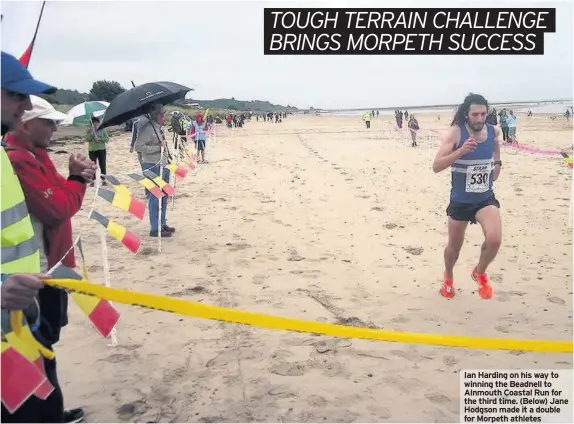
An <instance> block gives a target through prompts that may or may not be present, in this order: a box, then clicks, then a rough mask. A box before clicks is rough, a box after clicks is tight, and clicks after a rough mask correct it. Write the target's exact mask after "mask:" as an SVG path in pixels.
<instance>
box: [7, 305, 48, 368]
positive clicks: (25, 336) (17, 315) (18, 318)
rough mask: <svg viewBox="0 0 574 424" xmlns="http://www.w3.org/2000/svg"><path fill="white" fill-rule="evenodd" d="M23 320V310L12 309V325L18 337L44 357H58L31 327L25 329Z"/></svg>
mask: <svg viewBox="0 0 574 424" xmlns="http://www.w3.org/2000/svg"><path fill="white" fill-rule="evenodd" d="M23 320H24V314H23V312H22V311H10V327H11V328H12V331H13V332H14V334H15V335H16V337H18V338H19V339H20V340H21V341H22V342H23V343H25V344H26V345H27V346H28V347H31V348H33V349H36V350H37V351H38V352H40V355H42V356H43V357H44V358H48V359H54V358H55V357H56V355H55V354H54V352H53V351H52V350H50V349H48V348H46V347H44V345H42V344H41V343H40V342H39V341H38V340H36V339H35V338H34V336H33V335H32V332H31V331H30V329H26V330H25V329H24V326H23V325H22V321H23Z"/></svg>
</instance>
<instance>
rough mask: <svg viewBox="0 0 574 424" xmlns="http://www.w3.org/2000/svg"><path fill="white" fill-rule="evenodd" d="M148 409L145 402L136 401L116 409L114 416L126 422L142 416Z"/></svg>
mask: <svg viewBox="0 0 574 424" xmlns="http://www.w3.org/2000/svg"><path fill="white" fill-rule="evenodd" d="M149 408H150V407H149V406H148V405H147V404H146V403H145V400H136V401H134V402H128V403H124V404H123V405H121V406H119V407H118V408H116V414H117V416H118V417H119V418H120V419H121V420H122V421H128V420H130V419H132V418H133V417H135V416H138V415H141V414H143V413H144V412H146V411H147V410H148V409H149Z"/></svg>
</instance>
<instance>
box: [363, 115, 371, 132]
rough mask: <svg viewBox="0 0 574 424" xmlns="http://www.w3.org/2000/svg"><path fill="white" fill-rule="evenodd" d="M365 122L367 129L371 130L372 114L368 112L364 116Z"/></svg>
mask: <svg viewBox="0 0 574 424" xmlns="http://www.w3.org/2000/svg"><path fill="white" fill-rule="evenodd" d="M363 121H365V125H366V126H367V129H369V128H371V113H370V112H366V113H364V114H363Z"/></svg>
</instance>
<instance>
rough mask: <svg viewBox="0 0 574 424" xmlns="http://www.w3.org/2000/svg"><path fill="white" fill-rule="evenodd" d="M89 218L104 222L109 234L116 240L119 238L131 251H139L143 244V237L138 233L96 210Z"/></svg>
mask: <svg viewBox="0 0 574 424" xmlns="http://www.w3.org/2000/svg"><path fill="white" fill-rule="evenodd" d="M89 218H90V219H93V220H95V221H98V222H99V223H100V224H102V225H103V226H104V228H105V229H106V231H107V232H108V234H109V235H111V236H112V237H114V238H115V239H116V240H119V241H120V243H122V244H123V245H124V246H125V247H127V248H128V249H129V250H130V251H131V252H133V253H137V252H138V250H139V248H140V246H141V239H140V238H139V237H138V236H137V235H135V234H134V233H132V232H131V231H128V230H127V229H126V228H125V227H122V226H121V225H120V224H118V223H117V222H114V221H112V220H111V219H109V218H107V217H105V216H103V215H102V214H100V213H98V212H96V211H92V212H91V213H90V216H89Z"/></svg>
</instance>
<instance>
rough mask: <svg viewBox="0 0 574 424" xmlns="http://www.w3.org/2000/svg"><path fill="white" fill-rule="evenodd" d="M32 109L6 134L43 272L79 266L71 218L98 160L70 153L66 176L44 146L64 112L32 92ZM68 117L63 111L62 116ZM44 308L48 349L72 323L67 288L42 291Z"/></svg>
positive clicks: (42, 332) (43, 329) (42, 327)
mask: <svg viewBox="0 0 574 424" xmlns="http://www.w3.org/2000/svg"><path fill="white" fill-rule="evenodd" d="M31 101H32V106H33V107H32V109H31V110H29V111H26V112H25V113H24V115H23V116H22V119H21V122H20V123H19V124H17V125H16V126H15V127H14V128H13V129H12V130H11V131H10V132H8V134H6V137H5V142H6V152H7V153H8V156H9V158H10V161H11V162H12V166H13V167H14V172H15V173H16V175H18V178H19V180H20V184H21V185H22V190H23V191H24V196H25V197H26V205H27V206H28V211H29V213H30V218H31V220H32V224H33V225H34V232H35V233H36V236H37V237H38V241H39V244H40V255H41V259H42V271H43V272H45V271H47V270H49V269H50V268H52V267H53V266H54V265H56V264H58V262H59V261H60V260H62V262H63V264H64V265H66V266H68V267H70V268H74V267H75V266H76V262H75V258H74V250H73V249H71V250H70V252H69V253H68V254H66V252H67V251H68V249H70V248H71V247H72V245H73V240H72V217H73V216H74V215H75V214H76V213H77V212H78V211H79V210H80V208H81V206H82V201H83V200H84V194H85V192H86V184H87V183H89V182H91V181H93V179H94V177H95V172H96V167H97V166H96V164H95V163H93V162H91V161H90V160H88V159H87V158H85V157H84V156H82V155H80V154H76V153H73V154H71V155H70V163H69V169H70V176H69V177H68V178H67V179H66V178H64V177H62V176H61V175H60V174H59V173H58V171H57V170H56V167H55V166H54V163H53V162H52V160H51V159H50V157H49V156H48V152H47V150H46V148H47V147H48V144H49V143H50V139H51V137H52V134H53V133H54V131H55V130H56V122H57V120H60V119H62V115H63V114H60V113H59V112H57V111H56V110H55V109H54V108H53V107H52V105H50V104H49V103H48V102H47V101H46V100H44V99H41V98H39V97H36V96H31ZM64 116H65V115H64ZM40 308H41V310H42V315H43V317H44V318H45V319H43V320H42V323H41V324H40V329H39V330H40V331H39V333H40V335H41V336H42V338H43V339H44V340H40V339H39V340H40V342H42V343H43V344H45V345H46V346H47V347H51V346H52V345H53V344H55V343H56V342H58V340H59V338H60V330H61V328H62V327H64V326H65V325H66V324H67V323H68V295H67V293H66V292H65V291H64V290H60V289H57V288H53V287H46V288H44V289H42V290H41V291H40Z"/></svg>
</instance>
